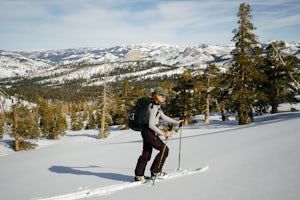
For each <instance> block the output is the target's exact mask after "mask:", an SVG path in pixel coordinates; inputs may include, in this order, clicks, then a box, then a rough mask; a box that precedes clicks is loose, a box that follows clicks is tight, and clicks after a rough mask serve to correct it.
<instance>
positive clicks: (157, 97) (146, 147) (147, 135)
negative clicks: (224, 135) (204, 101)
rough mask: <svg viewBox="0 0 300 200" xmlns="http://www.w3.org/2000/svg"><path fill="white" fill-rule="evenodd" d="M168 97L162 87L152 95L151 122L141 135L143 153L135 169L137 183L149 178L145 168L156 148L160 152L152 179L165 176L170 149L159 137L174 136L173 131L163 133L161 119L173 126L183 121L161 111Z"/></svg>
mask: <svg viewBox="0 0 300 200" xmlns="http://www.w3.org/2000/svg"><path fill="white" fill-rule="evenodd" d="M167 96H168V93H167V91H166V90H165V89H164V88H162V87H156V88H154V90H153V93H152V99H153V102H154V103H152V104H150V105H149V112H150V113H149V122H148V125H145V126H144V128H143V130H142V132H141V135H142V138H143V151H142V155H140V157H139V158H138V161H137V165H136V168H135V181H142V180H144V179H147V178H149V177H146V176H144V173H145V168H146V165H147V163H148V161H149V160H150V158H151V154H152V150H153V148H155V149H156V150H158V151H159V153H158V154H157V155H156V157H155V159H154V161H153V163H152V166H151V168H150V171H151V177H158V176H165V175H166V173H165V172H162V167H163V165H164V162H165V160H166V158H167V156H168V153H169V148H168V147H167V146H166V147H165V143H164V142H163V141H162V140H161V139H160V138H159V136H164V137H165V138H169V137H171V136H172V132H171V131H163V130H161V129H159V128H158V122H159V119H160V118H161V119H164V120H165V121H167V122H169V123H173V124H180V123H182V122H183V120H178V121H176V120H174V119H172V118H170V117H168V116H167V115H165V114H164V112H163V111H162V110H161V104H162V103H164V101H165V98H166V97H167Z"/></svg>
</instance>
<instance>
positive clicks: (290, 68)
mask: <svg viewBox="0 0 300 200" xmlns="http://www.w3.org/2000/svg"><path fill="white" fill-rule="evenodd" d="M285 47H286V46H285V43H284V42H277V41H276V42H271V43H270V44H269V45H268V46H267V48H266V67H265V74H266V75H267V76H268V83H267V85H266V87H265V88H266V91H265V93H266V94H267V97H268V100H269V103H270V105H271V107H272V108H271V113H278V106H279V104H280V103H283V102H284V101H288V102H293V101H295V99H294V96H295V93H296V92H297V90H299V88H298V85H299V60H298V59H297V57H295V56H291V55H284V54H283V53H281V52H282V51H283V50H284V49H285Z"/></svg>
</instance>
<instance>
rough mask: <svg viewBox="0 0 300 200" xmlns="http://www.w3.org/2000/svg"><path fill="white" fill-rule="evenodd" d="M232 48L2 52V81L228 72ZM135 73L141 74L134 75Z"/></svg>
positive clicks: (298, 50)
mask: <svg viewBox="0 0 300 200" xmlns="http://www.w3.org/2000/svg"><path fill="white" fill-rule="evenodd" d="M261 45H266V44H261ZM233 49H234V44H233V43H232V44H228V45H209V44H198V45H193V46H179V45H176V44H162V43H148V44H138V45H126V46H121V45H119V46H114V47H109V48H92V47H83V48H71V49H70V48H69V49H54V50H40V51H3V50H0V80H1V79H11V78H13V79H14V78H33V77H43V78H42V79H43V81H42V82H49V84H51V83H52V84H53V83H54V82H60V83H62V82H64V81H66V80H74V79H82V78H84V79H93V77H94V78H96V77H98V78H96V79H98V80H95V81H89V83H87V84H91V85H93V84H96V82H97V84H99V77H101V76H102V75H103V73H104V72H105V70H106V71H110V73H113V74H115V76H114V77H110V81H114V80H115V79H117V78H120V77H126V76H129V73H125V74H124V73H121V71H122V70H123V69H126V68H127V69H129V71H130V72H131V73H130V74H131V75H133V76H136V77H137V76H143V77H144V78H146V77H145V74H148V78H149V77H151V76H156V77H158V76H171V75H174V74H180V73H182V71H183V70H184V69H185V68H196V69H197V68H199V69H204V68H205V67H206V65H207V62H209V61H211V62H214V63H215V64H216V65H218V66H219V67H220V68H221V70H226V69H227V68H228V66H229V64H230V61H231V58H232V57H231V54H230V52H231V51H232V50H233ZM285 53H288V54H292V55H295V56H297V58H298V59H300V42H290V43H286V50H285ZM141 65H144V66H141ZM83 68H84V69H83ZM137 68H142V69H143V70H142V71H143V72H141V70H138V71H136V70H137ZM121 69H122V70H121ZM130 69H131V70H130ZM117 70H119V72H118V71H117ZM135 72H138V73H136V74H134V73H135ZM162 72H164V73H162ZM166 72H168V73H166ZM118 73H119V74H118ZM160 73H161V74H160ZM126 74H127V75H126ZM140 78H141V77H140ZM100 82H101V81H100Z"/></svg>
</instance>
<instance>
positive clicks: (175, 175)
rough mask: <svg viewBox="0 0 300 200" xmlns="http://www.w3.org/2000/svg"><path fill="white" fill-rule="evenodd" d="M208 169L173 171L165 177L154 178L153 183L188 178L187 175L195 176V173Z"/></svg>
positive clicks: (206, 167) (207, 167)
mask: <svg viewBox="0 0 300 200" xmlns="http://www.w3.org/2000/svg"><path fill="white" fill-rule="evenodd" d="M208 169H209V166H205V167H200V168H196V169H179V170H174V171H171V172H169V173H168V174H167V175H165V176H163V177H156V178H155V182H159V181H166V180H170V179H175V178H179V177H182V176H188V175H192V174H196V173H199V172H204V171H206V170H208ZM153 185H154V184H153Z"/></svg>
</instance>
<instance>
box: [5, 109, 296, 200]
mask: <svg viewBox="0 0 300 200" xmlns="http://www.w3.org/2000/svg"><path fill="white" fill-rule="evenodd" d="M280 109H282V107H281V108H280ZM299 124H300V112H282V113H280V114H276V115H267V116H262V117H256V118H255V121H254V123H252V124H251V125H246V126H239V125H237V122H236V121H235V120H233V119H231V121H227V122H222V121H220V118H219V116H218V115H212V116H211V123H210V124H209V125H204V124H203V118H202V116H199V117H198V123H197V124H195V125H192V126H186V127H183V129H182V152H181V168H184V169H187V168H190V169H194V168H198V167H203V166H209V169H208V170H206V171H205V172H201V173H197V174H194V175H190V176H185V177H180V178H176V179H172V180H168V181H164V182H157V184H156V185H155V186H150V185H145V186H139V187H132V188H128V189H123V190H122V189H121V188H122V187H121V186H122V185H123V184H126V183H128V182H130V181H132V180H133V173H134V172H133V171H134V167H135V165H136V161H137V158H138V156H139V154H140V153H141V149H142V139H141V136H140V134H139V133H138V132H134V131H131V130H127V131H120V130H117V129H116V128H114V127H112V133H111V134H110V136H109V137H108V138H107V139H103V140H98V139H96V137H97V130H85V131H78V132H72V131H69V132H68V133H67V135H66V136H64V137H63V138H62V139H61V140H58V141H48V140H41V141H39V144H40V147H39V149H37V150H32V151H25V152H19V153H14V152H12V151H9V149H8V148H7V145H6V143H8V140H9V138H8V137H7V136H5V138H4V140H1V143H0V147H1V149H0V150H1V152H0V153H1V154H2V156H1V157H0V179H1V182H0V188H1V194H0V197H1V199H4V200H6V199H7V200H20V199H22V200H37V199H44V200H45V199H48V200H50V199H51V200H54V199H55V200H57V199H60V200H70V199H72V200H73V199H89V200H94V199H95V200H96V199H113V200H118V199H122V200H123V199H138V198H143V199H144V200H148V199H149V200H150V199H151V200H152V199H173V200H177V199H178V200H182V199H189V200H192V199H195V200H199V199H210V200H220V199H228V200H229V199H230V200H241V199H243V200H248V199H249V200H250V199H272V200H276V199H278V200H282V199H285V200H295V199H299V198H300V190H299V188H300V175H299V170H300V160H299V154H300V134H299V128H300V126H299ZM168 146H169V147H170V154H169V157H168V159H167V161H166V164H165V167H164V170H165V171H167V172H171V171H172V170H174V169H177V166H178V149H179V134H176V135H174V136H173V137H172V138H170V139H169V141H168ZM4 153H6V155H4ZM156 153H157V152H156V151H154V152H153V154H154V155H155V154H156ZM154 155H153V156H152V160H153V157H154ZM152 160H151V161H152ZM151 161H150V162H151ZM149 167H150V163H149V164H148V166H147V171H146V172H147V174H148V173H149V171H148V170H149ZM120 185H121V186H120ZM118 188H119V189H120V190H119V191H117V189H118ZM110 189H111V190H113V191H114V190H115V192H113V191H111V192H109V190H110Z"/></svg>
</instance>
